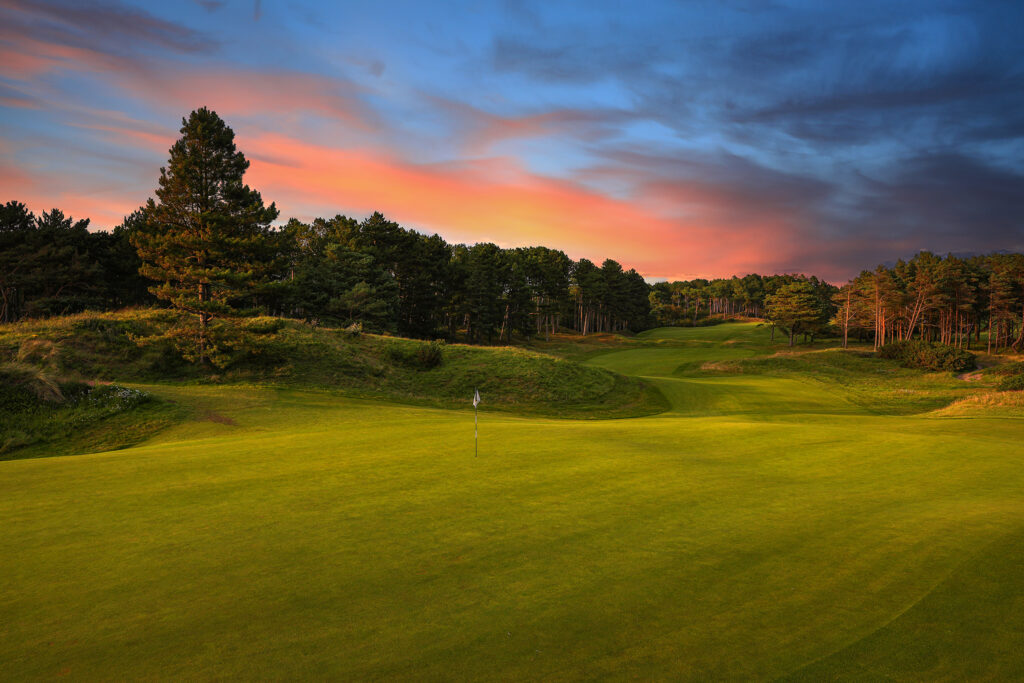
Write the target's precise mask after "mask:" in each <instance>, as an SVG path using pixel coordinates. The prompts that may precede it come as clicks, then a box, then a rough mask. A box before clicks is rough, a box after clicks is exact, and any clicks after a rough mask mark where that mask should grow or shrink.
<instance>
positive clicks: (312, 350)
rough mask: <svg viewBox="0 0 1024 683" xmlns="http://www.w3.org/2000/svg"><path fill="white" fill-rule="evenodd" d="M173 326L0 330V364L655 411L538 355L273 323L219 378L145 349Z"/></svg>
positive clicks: (121, 378) (81, 323) (135, 377)
mask: <svg viewBox="0 0 1024 683" xmlns="http://www.w3.org/2000/svg"><path fill="white" fill-rule="evenodd" d="M174 320H175V314H174V313H172V312H169V311H161V310H148V309H145V310H134V311H121V312H116V313H103V314H99V313H85V314H81V315H75V316H67V317H64V318H55V319H50V320H41V321H32V322H28V323H22V324H17V325H5V326H0V361H3V360H16V361H19V362H22V363H26V364H29V365H31V366H32V367H36V368H40V369H44V370H47V371H49V372H52V373H55V374H58V375H61V376H69V377H79V378H88V379H98V380H103V381H117V382H136V383H140V382H141V383H153V382H166V381H174V382H199V383H205V382H217V383H259V384H270V385H273V386H281V387H288V388H310V387H315V388H318V389H329V390H337V391H340V392H342V393H344V394H346V395H350V396H356V397H371V398H382V399H386V400H393V401H399V402H405V403H413V404H423V405H431V406H437V407H457V406H464V405H466V404H467V402H468V400H469V399H470V398H471V397H472V395H473V390H474V388H479V390H480V392H481V395H482V396H483V398H484V403H483V405H482V406H481V409H485V410H494V409H497V410H512V411H516V412H524V413H532V414H546V415H557V416H560V417H628V416H636V415H644V414H651V413H655V412H659V411H661V410H664V408H665V403H664V399H663V398H662V397H661V395H660V394H659V393H658V391H657V390H656V389H653V388H651V387H649V386H647V385H645V384H644V383H643V382H641V381H639V380H637V379H631V378H627V377H623V376H621V375H618V374H616V373H613V372H610V371H608V370H604V369H601V368H594V367H587V366H584V365H580V364H579V363H576V362H573V361H569V360H566V359H560V358H555V357H552V356H550V355H547V354H543V353H539V352H534V351H528V350H523V349H516V348H506V347H474V346H466V345H457V344H452V345H446V344H444V343H442V342H423V341H417V340H409V339H399V338H391V337H382V336H378V335H370V334H361V333H359V332H358V331H354V330H343V329H335V328H327V327H311V326H309V325H306V324H303V323H300V322H297V321H291V320H281V319H277V318H256V319H252V320H249V321H247V322H246V323H245V325H244V334H245V335H246V343H245V345H244V348H245V350H244V352H241V353H239V354H237V355H236V357H235V358H234V359H233V361H232V363H231V364H230V365H229V366H228V367H226V368H224V369H220V370H212V371H204V370H203V369H201V368H199V367H196V366H194V365H190V364H187V363H185V362H183V361H182V360H181V359H180V357H178V355H177V354H175V353H174V351H173V350H171V349H170V348H169V347H167V346H164V345H161V344H147V343H146V339H147V338H149V337H155V336H156V335H159V334H161V333H162V332H163V331H165V330H166V329H167V327H168V326H169V325H170V324H172V323H173V322H174ZM140 342H141V343H140Z"/></svg>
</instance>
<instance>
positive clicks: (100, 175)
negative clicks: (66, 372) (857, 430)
mask: <svg viewBox="0 0 1024 683" xmlns="http://www.w3.org/2000/svg"><path fill="white" fill-rule="evenodd" d="M204 105H205V106H208V107H211V108H213V109H214V110H216V111H217V112H218V113H219V114H220V115H221V116H222V117H223V118H224V119H225V120H226V121H227V122H228V124H229V125H230V126H232V128H234V130H235V132H236V133H237V144H238V146H239V148H240V149H241V150H242V151H243V152H244V153H245V155H246V156H247V157H248V158H249V159H250V161H251V162H252V166H251V168H250V171H249V174H248V176H247V179H248V182H249V184H250V185H251V186H252V187H254V188H256V189H258V190H260V191H261V192H262V194H263V196H264V198H265V199H266V200H268V201H274V202H276V203H277V205H278V207H279V208H280V209H281V212H282V219H287V218H289V217H292V216H294V217H298V218H300V219H304V220H305V219H311V218H314V217H316V216H333V215H334V214H337V213H344V214H348V215H351V216H356V217H360V218H361V217H364V216H365V215H367V214H368V213H370V212H371V211H374V210H379V211H381V212H383V213H384V214H385V215H386V216H388V217H389V218H391V219H393V220H396V221H398V222H400V223H401V224H403V225H404V226H406V227H411V228H415V229H417V230H420V231H422V232H430V233H432V232H438V233H440V234H441V235H442V236H444V237H445V239H447V240H449V241H453V242H478V241H492V242H496V243H498V244H499V245H501V246H506V247H508V246H521V245H531V244H543V245H546V246H550V247H556V248H560V249H563V250H565V251H566V252H567V253H568V254H569V255H570V256H572V257H574V258H579V257H587V258H590V259H592V260H596V261H600V260H602V259H604V258H606V257H611V258H615V259H616V260H618V261H620V262H621V263H622V264H623V265H624V266H626V267H627V268H628V267H634V268H636V269H637V270H638V271H640V272H641V273H642V274H643V275H644V276H646V277H648V278H649V279H652V280H654V279H662V278H668V279H678V278H692V277H697V276H703V277H718V276H728V275H732V274H741V275H742V274H745V273H748V272H761V273H772V272H794V271H802V272H807V273H813V274H817V275H820V276H822V277H825V278H828V279H832V280H840V279H845V278H847V277H848V276H850V275H852V274H855V273H856V272H857V271H859V270H860V269H862V268H867V267H872V266H874V265H875V264H877V263H881V262H891V261H893V260H895V259H896V258H898V257H908V256H911V255H913V254H914V253H915V252H916V251H918V250H921V249H928V250H931V251H936V252H940V253H945V252H949V251H952V252H955V253H983V252H989V251H994V250H1017V251H1021V250H1024V2H1020V1H1019V0H1005V1H993V2H944V1H942V0H926V1H922V2H892V1H891V0H887V1H885V2H870V1H857V2H848V3H831V2H820V1H810V2H802V3H801V2H775V1H772V0H765V1H764V2H755V1H753V0H750V1H747V0H729V1H723V2H712V1H710V0H709V1H707V2H666V3H657V2H640V1H636V0H634V1H633V2H597V1H591V2H578V3H560V2H553V1H549V2H527V1H517V0H508V1H506V2H450V3H440V2H427V1H424V0H420V1H419V2H389V1H387V0H376V1H373V2H354V1H347V2H340V1H339V2H322V3H317V2H308V1H305V0H262V1H260V0H257V1H256V2H253V1H252V0H248V1H241V0H239V1H233V0H197V1H196V2H191V3H190V2H185V1H184V0H182V1H181V2H152V3H127V2H123V3H122V2H113V1H109V0H95V1H90V0H83V1H81V2H76V1H74V0H62V1H59V2H39V1H36V2H27V1H23V0H0V117H2V118H0V121H2V133H0V190H2V193H0V194H2V196H0V201H7V200H9V199H18V200H21V201H24V202H25V203H26V204H28V205H29V207H30V208H31V209H32V210H34V211H36V212H37V213H38V212H40V211H42V210H45V209H48V208H50V207H53V206H56V207H60V208H62V209H64V211H65V212H67V213H70V214H72V215H74V216H75V217H76V218H85V217H88V218H91V219H92V222H93V226H94V227H95V228H109V227H113V226H114V225H116V224H117V223H119V222H120V221H121V219H122V217H123V216H124V215H125V214H127V213H130V212H131V211H132V210H133V209H134V208H136V207H137V206H139V205H140V204H141V203H143V202H144V201H145V199H146V198H147V197H149V196H151V195H152V193H153V190H154V188H155V187H156V180H157V176H158V173H159V167H160V166H161V165H162V164H163V163H164V162H166V159H167V150H168V148H169V147H170V145H171V144H172V143H173V141H174V140H175V139H176V138H177V137H178V129H179V128H180V126H181V118H182V117H183V116H185V115H187V114H188V113H189V111H191V110H192V109H195V108H198V107H200V106H204Z"/></svg>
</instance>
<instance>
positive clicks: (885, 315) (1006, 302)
mask: <svg viewBox="0 0 1024 683" xmlns="http://www.w3.org/2000/svg"><path fill="white" fill-rule="evenodd" d="M834 303H835V306H836V315H835V326H836V328H837V330H838V333H839V334H840V335H841V337H842V339H843V346H844V347H845V346H846V345H847V344H848V342H849V339H850V338H851V337H854V336H855V337H857V339H858V340H861V341H865V340H868V341H872V342H873V344H874V347H875V348H878V347H880V346H882V345H884V344H886V343H889V342H893V341H909V340H911V339H915V338H916V339H920V340H923V341H934V342H939V343H941V344H946V345H949V346H953V347H956V348H964V349H969V348H971V347H972V339H973V344H974V346H976V347H978V348H980V345H981V341H982V334H983V333H984V334H985V343H984V347H985V349H986V351H988V352H999V351H1002V350H1006V349H1012V350H1013V351H1015V352H1020V351H1021V350H1022V349H1024V324H1022V321H1024V254H988V255H983V256H971V257H967V258H961V257H958V256H954V255H948V256H945V257H942V256H937V255H935V254H932V253H931V252H927V251H922V252H920V253H918V254H917V255H916V256H914V257H913V258H912V259H910V260H909V261H903V260H900V261H897V262H896V264H895V265H894V266H892V267H887V266H878V267H877V268H875V269H874V270H870V271H868V270H866V271H863V272H862V273H861V274H860V275H858V276H857V277H855V278H853V279H852V280H850V281H849V282H847V283H846V284H845V285H843V286H842V287H841V288H840V289H839V291H838V292H837V293H836V295H835V297H834Z"/></svg>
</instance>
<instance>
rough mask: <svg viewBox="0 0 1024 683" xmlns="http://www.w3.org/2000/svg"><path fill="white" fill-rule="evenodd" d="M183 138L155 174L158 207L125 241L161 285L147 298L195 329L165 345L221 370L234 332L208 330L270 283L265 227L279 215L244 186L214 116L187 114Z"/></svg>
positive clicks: (242, 163)
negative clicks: (189, 320) (183, 315)
mask: <svg viewBox="0 0 1024 683" xmlns="http://www.w3.org/2000/svg"><path fill="white" fill-rule="evenodd" d="M181 134H182V137H181V138H180V139H179V140H178V141H177V142H176V143H175V144H174V146H173V147H172V148H171V156H170V159H169V160H168V162H167V166H166V167H165V168H162V169H160V180H159V185H160V186H159V188H158V189H157V190H156V196H157V199H158V200H159V201H154V200H153V199H150V200H149V201H148V202H147V204H146V206H145V207H143V209H142V210H141V217H140V221H139V222H140V228H139V229H138V230H136V231H135V232H134V233H133V234H132V236H131V240H132V244H134V245H135V247H136V248H137V249H138V252H139V256H140V258H141V259H142V266H141V268H140V272H141V273H142V274H143V275H145V276H146V277H148V278H150V279H151V280H155V281H157V282H158V283H159V284H157V285H155V286H153V287H151V288H150V291H151V292H152V293H153V294H154V295H155V296H156V297H157V298H159V299H161V300H164V301H166V302H168V303H169V304H170V305H171V306H173V307H174V308H176V309H178V310H180V311H183V312H187V313H190V314H192V315H194V316H195V317H196V322H195V324H194V326H193V325H190V326H187V327H186V326H181V327H178V328H175V329H173V330H171V331H170V332H169V333H168V335H167V339H168V340H169V341H171V342H172V343H174V344H175V345H177V346H178V348H180V349H181V350H182V352H183V355H184V356H185V357H186V358H188V359H190V360H195V361H198V362H211V363H213V364H214V365H216V366H218V367H223V364H224V362H225V348H226V347H230V346H231V345H232V343H233V342H234V339H232V332H233V329H232V328H233V326H232V325H230V324H221V325H218V326H211V324H210V323H211V322H212V321H213V320H215V319H224V320H230V319H231V318H236V317H239V316H242V315H245V314H246V310H245V309H246V308H248V307H249V305H250V304H251V297H252V296H253V295H254V294H255V292H256V291H257V290H258V289H259V287H260V286H261V285H263V284H265V283H266V281H267V280H268V279H269V277H270V275H271V273H272V272H273V270H274V267H275V265H276V258H277V255H278V253H277V246H278V244H277V242H278V240H277V238H276V236H275V234H274V233H273V231H272V230H271V228H270V223H271V222H272V221H273V220H274V219H275V218H277V215H278V211H277V208H276V207H275V206H274V205H273V204H271V205H270V206H269V207H264V205H263V199H262V197H261V196H260V194H259V192H257V191H255V190H252V189H250V188H249V186H248V185H245V183H244V181H243V177H244V174H245V171H246V170H247V169H248V168H249V162H248V161H247V160H246V158H245V156H244V155H243V154H242V153H241V152H239V151H238V150H237V149H236V147H235V134H234V132H233V131H232V130H231V129H230V128H229V127H228V126H227V125H226V124H225V123H224V121H223V120H221V118H220V117H219V116H217V114H216V113H214V112H212V111H210V110H209V109H206V108H205V107H204V108H202V109H197V110H196V111H193V112H192V113H191V115H190V116H189V117H188V118H187V119H183V120H182V127H181Z"/></svg>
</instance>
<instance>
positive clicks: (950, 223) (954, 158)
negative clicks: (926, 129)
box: [851, 153, 1024, 252]
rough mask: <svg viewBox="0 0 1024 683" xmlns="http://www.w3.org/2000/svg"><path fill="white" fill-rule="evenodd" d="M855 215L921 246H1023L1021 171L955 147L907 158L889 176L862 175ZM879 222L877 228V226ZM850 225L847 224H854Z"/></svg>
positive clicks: (947, 248) (1023, 179)
mask: <svg viewBox="0 0 1024 683" xmlns="http://www.w3.org/2000/svg"><path fill="white" fill-rule="evenodd" d="M865 189H866V196H865V199H864V201H863V203H862V205H861V209H860V211H859V212H857V214H855V215H854V216H853V218H855V219H856V224H857V225H863V226H867V227H868V229H871V230H877V233H878V234H889V235H893V236H898V237H910V238H913V239H915V240H918V241H919V242H920V247H921V248H922V249H930V250H932V251H939V252H942V251H960V250H970V249H974V250H981V251H988V250H994V249H1014V250H1024V172H1022V171H1020V170H1019V169H1010V168H1001V167H998V166H995V165H992V164H989V163H986V162H983V161H981V160H979V159H976V158H972V157H969V156H965V155H963V154H957V153H946V154H935V155H928V156H920V157H915V158H912V159H909V160H907V161H905V162H903V163H901V164H899V165H898V166H897V168H896V169H895V172H894V173H893V174H892V176H891V177H890V178H888V179H875V178H871V179H865ZM875 226H877V228H876V227H875ZM853 227H854V226H851V229H853Z"/></svg>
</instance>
